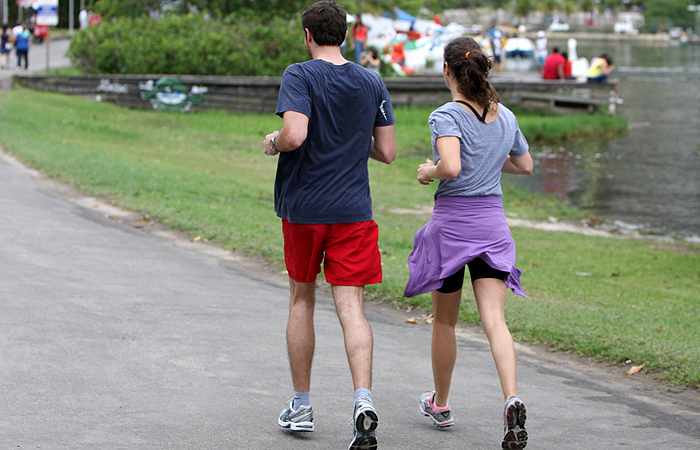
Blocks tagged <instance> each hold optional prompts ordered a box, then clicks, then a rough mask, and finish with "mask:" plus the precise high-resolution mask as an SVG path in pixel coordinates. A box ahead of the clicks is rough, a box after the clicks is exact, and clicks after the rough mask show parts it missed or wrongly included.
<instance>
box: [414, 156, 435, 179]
mask: <svg viewBox="0 0 700 450" xmlns="http://www.w3.org/2000/svg"><path fill="white" fill-rule="evenodd" d="M434 168H435V163H434V162H432V161H431V160H430V158H426V160H425V163H424V164H421V165H420V166H418V182H419V183H420V184H424V185H426V184H430V183H432V182H433V181H434V179H433V177H432V174H433V171H434V170H435V169H434Z"/></svg>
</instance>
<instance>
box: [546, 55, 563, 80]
mask: <svg viewBox="0 0 700 450" xmlns="http://www.w3.org/2000/svg"><path fill="white" fill-rule="evenodd" d="M565 67H566V58H564V57H563V56H562V54H561V53H559V48H557V47H554V49H553V50H552V54H551V55H549V56H547V59H545V60H544V69H542V78H544V79H545V80H563V79H564V68H565Z"/></svg>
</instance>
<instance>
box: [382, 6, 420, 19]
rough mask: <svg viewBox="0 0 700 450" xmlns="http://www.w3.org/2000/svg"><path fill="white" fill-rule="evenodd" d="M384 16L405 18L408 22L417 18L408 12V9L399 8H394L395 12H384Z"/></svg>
mask: <svg viewBox="0 0 700 450" xmlns="http://www.w3.org/2000/svg"><path fill="white" fill-rule="evenodd" d="M382 16H383V17H390V18H392V19H397V20H405V21H406V22H415V21H416V18H415V17H413V16H412V15H410V14H409V13H407V12H406V11H404V10H402V9H399V8H394V12H393V13H392V12H391V11H384V14H382Z"/></svg>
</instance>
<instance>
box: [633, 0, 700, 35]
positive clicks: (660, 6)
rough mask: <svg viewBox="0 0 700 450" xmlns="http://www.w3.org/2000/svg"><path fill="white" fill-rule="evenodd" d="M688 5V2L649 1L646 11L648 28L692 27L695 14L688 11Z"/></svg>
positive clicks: (684, 0) (677, 0)
mask: <svg viewBox="0 0 700 450" xmlns="http://www.w3.org/2000/svg"><path fill="white" fill-rule="evenodd" d="M688 3H689V2H688V0H648V1H647V2H646V8H645V10H644V19H645V21H646V26H647V28H649V29H652V30H656V29H659V28H668V27H673V26H680V27H692V26H693V23H694V13H693V12H691V11H688Z"/></svg>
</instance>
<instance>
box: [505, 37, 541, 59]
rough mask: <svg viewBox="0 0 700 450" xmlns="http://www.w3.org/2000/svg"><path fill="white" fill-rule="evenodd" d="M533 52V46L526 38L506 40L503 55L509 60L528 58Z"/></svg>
mask: <svg viewBox="0 0 700 450" xmlns="http://www.w3.org/2000/svg"><path fill="white" fill-rule="evenodd" d="M534 52H535V45H534V44H533V43H532V41H531V40H530V39H528V38H524V37H512V38H508V40H507V41H506V45H505V47H503V53H505V55H506V57H509V58H529V57H531V56H532V55H533V53H534Z"/></svg>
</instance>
